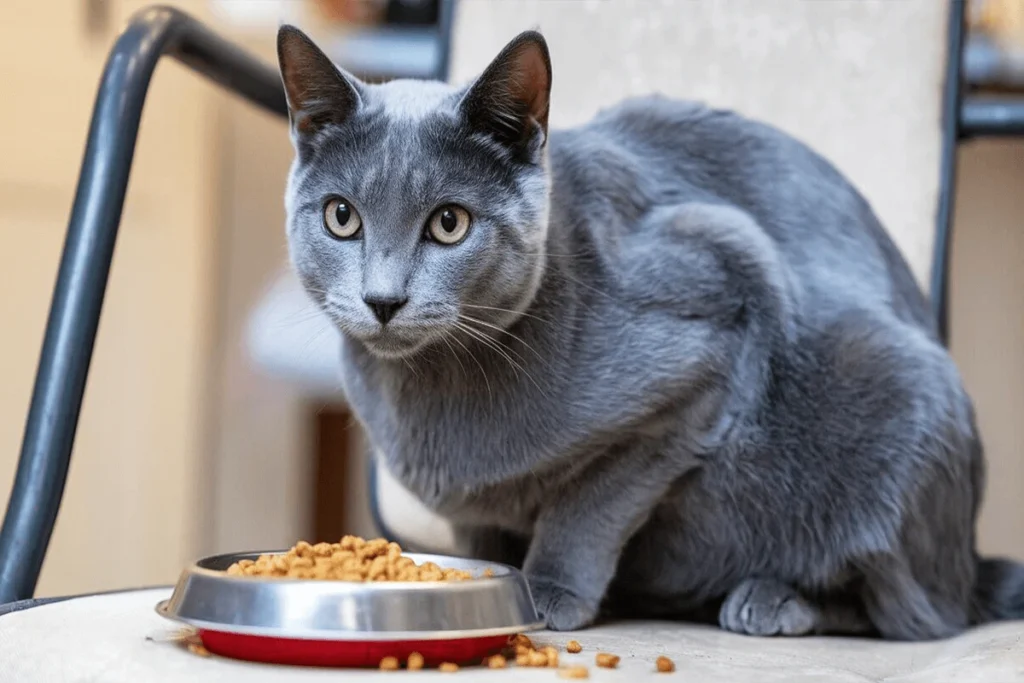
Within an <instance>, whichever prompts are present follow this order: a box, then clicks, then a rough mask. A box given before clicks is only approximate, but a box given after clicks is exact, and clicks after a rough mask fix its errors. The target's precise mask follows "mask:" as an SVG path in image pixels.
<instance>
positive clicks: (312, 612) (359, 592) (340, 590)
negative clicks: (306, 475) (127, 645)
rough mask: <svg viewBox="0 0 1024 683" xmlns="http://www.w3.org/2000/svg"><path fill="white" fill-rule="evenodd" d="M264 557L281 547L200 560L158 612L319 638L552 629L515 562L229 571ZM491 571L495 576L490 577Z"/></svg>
mask: <svg viewBox="0 0 1024 683" xmlns="http://www.w3.org/2000/svg"><path fill="white" fill-rule="evenodd" d="M274 552H275V553H277V552H281V551H274ZM261 554H272V553H237V554H231V555H217V556H214V557H208V558H205V559H202V560H200V561H198V562H196V563H195V564H193V565H192V566H190V567H188V568H186V569H185V570H184V571H183V572H182V574H181V577H180V578H179V579H178V584H177V585H176V586H175V588H174V592H173V594H172V595H171V597H170V599H169V600H165V601H163V602H161V603H160V604H158V605H157V607H156V611H157V613H159V614H161V615H162V616H164V617H167V618H168V619H173V620H175V621H179V622H183V623H185V624H189V625H191V626H195V627H196V628H199V629H206V630H210V631H220V632H225V633H237V634H245V635H259V636H270V637H276V638H300V639H310V640H345V641H358V640H363V641H388V640H396V641H397V640H443V639H455V638H470V637H484V636H499V635H504V634H511V633H520V632H523V631H528V630H532V629H536V628H540V627H541V626H542V623H541V621H540V620H539V618H538V616H537V610H536V608H535V607H534V604H533V599H532V598H531V597H530V590H529V588H528V586H527V584H526V579H525V578H524V577H523V575H522V574H521V573H520V572H519V571H518V570H516V569H514V568H512V567H508V566H505V565H500V564H494V563H490V562H481V561H478V560H464V559H461V558H455V557H444V556H440V555H416V554H410V555H409V557H411V558H412V559H413V560H415V561H416V563H417V564H422V563H423V562H434V563H436V564H438V565H440V566H442V567H452V568H455V569H465V570H468V571H470V572H471V573H472V574H473V576H474V577H480V578H474V579H472V580H465V581H446V582H436V583H435V582H429V583H427V582H425V583H412V582H409V583H405V582H390V581H389V582H378V583H357V582H348V581H321V580H304V579H278V578H274V579H264V578H254V577H246V576H229V575H228V574H226V573H225V572H224V570H225V569H227V568H228V567H229V566H230V565H231V564H232V563H234V562H237V561H238V560H244V559H253V560H254V559H256V558H257V557H259V556H260V555H261ZM487 569H491V570H492V571H493V572H494V576H493V577H484V576H483V573H484V571H485V570H487Z"/></svg>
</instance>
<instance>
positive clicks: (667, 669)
mask: <svg viewBox="0 0 1024 683" xmlns="http://www.w3.org/2000/svg"><path fill="white" fill-rule="evenodd" d="M654 665H655V666H656V667H657V668H658V672H659V673H663V674H669V673H672V672H673V671H675V670H676V664H675V662H673V661H672V660H671V659H669V658H668V657H664V656H662V657H658V659H657V661H655V663H654Z"/></svg>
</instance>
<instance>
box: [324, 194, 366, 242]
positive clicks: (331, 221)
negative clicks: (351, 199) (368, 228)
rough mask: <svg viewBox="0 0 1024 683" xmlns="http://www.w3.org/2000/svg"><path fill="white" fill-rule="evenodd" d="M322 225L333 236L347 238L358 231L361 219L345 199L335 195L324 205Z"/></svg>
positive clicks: (361, 223) (361, 224) (361, 222)
mask: <svg viewBox="0 0 1024 683" xmlns="http://www.w3.org/2000/svg"><path fill="white" fill-rule="evenodd" d="M324 227H325V228H327V232H329V233H331V235H333V236H334V237H338V238H341V239H347V238H349V237H354V236H355V234H356V233H357V232H359V228H361V227H363V219H361V218H360V217H359V214H358V213H357V212H356V210H355V209H354V208H353V207H352V205H351V204H349V203H348V200H347V199H342V198H341V197H335V198H334V199H331V200H330V201H328V202H327V204H325V205H324Z"/></svg>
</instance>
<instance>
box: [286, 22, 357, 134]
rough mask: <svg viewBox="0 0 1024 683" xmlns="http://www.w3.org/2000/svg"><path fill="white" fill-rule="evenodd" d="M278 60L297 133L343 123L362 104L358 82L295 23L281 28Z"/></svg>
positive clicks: (289, 110)
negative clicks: (342, 69)
mask: <svg viewBox="0 0 1024 683" xmlns="http://www.w3.org/2000/svg"><path fill="white" fill-rule="evenodd" d="M277 60H278V63H279V64H280V66H281V80H282V81H283V82H284V92H285V97H286V98H287V100H288V115H289V118H290V119H291V122H292V128H293V129H294V130H295V132H296V134H297V135H300V136H301V135H311V134H313V133H316V132H317V131H318V130H320V129H321V128H323V127H324V126H325V125H328V124H340V123H344V122H345V120H346V119H348V117H349V116H351V115H352V113H353V112H354V111H355V110H356V108H357V107H358V106H359V85H358V81H356V79H355V78H354V77H352V76H349V75H347V74H345V73H344V72H342V71H341V70H340V69H338V67H336V66H334V64H333V63H332V62H331V60H330V58H328V56H327V55H325V54H324V53H323V51H321V50H320V48H318V47H317V46H316V45H314V44H313V41H312V40H310V38H309V36H307V35H306V34H305V33H303V32H302V31H300V30H299V29H297V28H295V27H294V26H288V25H285V26H282V27H281V28H280V29H279V30H278V32H277Z"/></svg>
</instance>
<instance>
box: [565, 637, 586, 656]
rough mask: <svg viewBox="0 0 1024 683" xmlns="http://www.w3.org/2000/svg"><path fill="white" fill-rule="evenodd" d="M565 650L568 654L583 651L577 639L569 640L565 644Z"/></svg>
mask: <svg viewBox="0 0 1024 683" xmlns="http://www.w3.org/2000/svg"><path fill="white" fill-rule="evenodd" d="M565 651H566V652H568V653H570V654H578V653H580V652H583V646H582V645H580V641H578V640H570V641H569V642H568V643H566V644H565Z"/></svg>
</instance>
